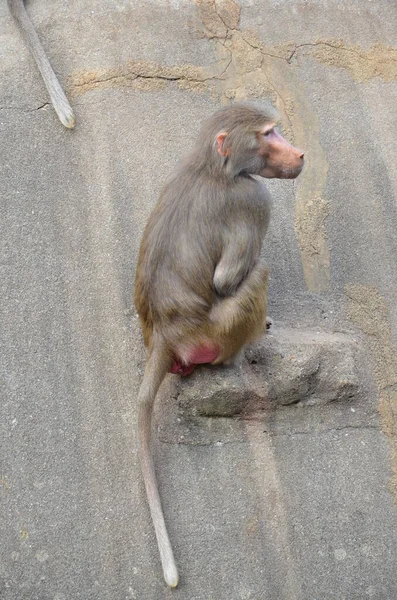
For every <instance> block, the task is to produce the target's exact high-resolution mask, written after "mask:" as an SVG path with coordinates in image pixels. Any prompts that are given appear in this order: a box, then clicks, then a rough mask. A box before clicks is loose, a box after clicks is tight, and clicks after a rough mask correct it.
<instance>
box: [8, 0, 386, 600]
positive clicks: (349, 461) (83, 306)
mask: <svg viewBox="0 0 397 600" xmlns="http://www.w3.org/2000/svg"><path fill="white" fill-rule="evenodd" d="M28 9H29V12H30V14H31V17H32V19H33V21H34V23H35V25H36V27H37V30H38V33H39V35H40V38H41V40H42V42H43V44H44V46H45V48H46V50H47V52H48V54H49V56H50V59H51V62H52V64H53V67H54V69H55V71H56V72H57V73H58V74H59V77H60V79H61V81H62V82H63V83H64V85H65V87H66V90H67V93H68V95H69V97H70V98H71V100H72V104H73V107H74V110H75V113H76V117H77V126H76V129H75V131H73V132H68V131H66V130H64V129H63V128H62V126H61V125H60V123H59V122H58V121H57V118H56V116H55V114H54V111H53V110H52V108H51V106H48V99H47V96H46V92H45V89H44V87H43V84H42V81H41V79H40V77H39V76H38V73H37V71H36V68H35V65H34V63H33V60H32V58H31V57H30V55H29V53H28V52H27V50H26V48H25V46H24V45H23V43H22V40H21V38H20V36H19V33H18V31H17V30H16V28H15V24H14V23H13V21H12V20H11V18H10V16H9V14H8V11H7V7H6V5H5V3H3V4H2V5H1V6H0V68H1V77H0V144H1V161H0V170H1V174H0V188H1V205H0V210H1V214H0V216H1V236H0V244H1V254H0V269H1V287H0V311H1V354H0V369H1V371H0V375H1V403H0V411H1V412H0V461H1V463H0V465H1V466H0V483H1V485H0V494H1V511H0V531H1V545H0V557H1V560H0V598H1V600H79V599H82V600H91V599H95V600H108V599H109V600H122V599H138V600H157V599H168V598H171V597H173V598H175V599H183V600H185V599H186V600H240V599H241V600H284V599H286V600H287V599H288V600H290V599H294V600H295V599H296V600H342V599H346V600H365V599H366V598H368V599H377V600H378V599H379V600H394V599H395V598H396V597H397V569H396V562H397V547H396V535H397V508H396V501H397V492H396V490H397V486H396V473H397V417H396V415H397V353H396V352H397V351H396V342H397V268H396V260H397V235H396V231H397V214H396V193H397V167H396V158H395V157H396V154H397V144H396V139H397V121H396V108H395V107H396V105H397V66H396V65H397V6H396V4H395V2H394V1H392V0H378V1H377V2H374V1H371V0H350V1H341V0H296V1H294V2H289V1H287V0H264V1H259V0H242V1H241V2H240V5H237V4H236V3H235V1H234V0H219V1H218V0H217V2H216V3H214V2H213V1H212V0H197V1H196V2H194V1H191V2H189V1H182V0H156V1H154V0H152V1H151V0H144V1H143V2H138V1H135V0H117V1H116V0H115V1H114V2H103V1H100V0H88V1H86V0H72V1H70V2H68V3H65V2H61V0H53V2H51V3H49V2H44V1H43V0H41V1H40V0H34V1H33V0H31V1H30V2H28ZM240 9H241V11H240ZM246 97H256V98H258V97H259V98H260V97H270V98H271V99H272V100H273V101H274V102H275V103H276V104H277V106H278V107H279V109H280V111H281V113H282V116H283V122H284V129H285V131H286V134H287V135H288V136H289V137H290V139H291V140H294V141H295V142H296V143H297V144H299V145H300V146H301V147H304V148H305V150H306V155H307V166H306V168H305V171H304V173H303V174H302V176H301V177H300V178H299V180H297V181H296V182H294V183H292V182H270V188H271V190H272V192H273V195H274V210H273V215H272V221H271V227H270V231H269V235H268V237H267V242H266V247H265V250H264V254H265V256H266V258H267V261H268V263H269V266H270V268H271V281H270V293H269V296H270V297H269V309H270V314H271V316H272V317H273V319H274V320H275V328H274V336H277V331H278V330H280V329H284V330H285V329H286V328H287V329H288V328H291V327H292V328H302V329H303V330H306V329H307V328H310V329H311V330H313V329H314V330H317V331H320V332H321V335H325V336H326V335H328V334H329V335H347V336H354V338H355V339H357V340H358V343H359V345H360V347H361V350H362V352H363V356H364V357H365V358H363V361H364V363H363V365H365V369H364V374H363V386H362V390H363V393H361V394H358V395H357V396H356V397H354V398H352V399H350V400H349V401H347V400H346V399H344V400H340V401H339V402H331V403H328V404H326V405H325V406H319V405H315V406H299V405H296V404H293V405H291V406H277V405H272V406H269V405H268V406H265V410H263V415H262V416H261V418H259V417H255V418H251V419H241V418H240V419H238V418H219V417H216V418H215V417H213V418H210V417H203V416H201V417H200V419H201V420H200V419H199V420H196V421H194V422H193V421H192V419H191V418H190V417H189V415H185V414H184V412H183V410H179V409H180V407H179V405H178V401H177V399H176V398H175V397H173V396H172V394H171V393H169V394H168V395H167V391H169V392H171V391H172V386H173V385H174V383H173V382H172V381H170V380H169V381H167V383H166V384H165V386H164V390H163V392H164V396H165V399H164V402H163V403H162V404H161V405H160V406H158V408H157V425H158V428H159V439H158V442H157V444H156V464H157V466H158V471H159V478H160V484H161V491H162V495H163V498H164V507H165V512H166V517H167V521H168V523H169V528H170V534H171V537H172V540H173V543H174V546H175V554H176V558H177V561H178V564H179V568H180V574H181V583H180V587H179V588H178V589H177V590H175V591H174V592H171V591H169V590H167V589H166V587H165V585H164V583H163V580H162V575H161V570H160V565H159V560H158V555H157V548H156V545H155V540H154V535H153V530H152V526H151V523H150V519H149V514H148V509H147V506H146V501H145V497H144V493H143V487H142V482H141V479H140V472H139V468H138V462H137V456H136V439H135V425H136V403H135V398H136V393H137V390H138V386H139V382H140V379H141V375H142V368H143V364H144V353H143V348H142V343H141V338H140V334H139V328H138V323H137V319H136V316H135V313H134V310H133V309H132V285H133V278H134V269H135V263H136V256H137V250H138V247H139V241H140V236H141V232H142V228H143V226H144V223H145V222H146V219H147V217H148V214H149V212H150V210H151V208H152V206H153V205H154V203H155V201H156V198H157V195H158V191H159V188H160V186H161V184H162V181H163V180H164V178H165V177H166V175H167V174H168V173H169V171H170V169H171V168H172V166H173V165H174V164H175V162H176V161H177V159H178V157H179V156H180V155H181V154H183V153H184V152H185V151H186V149H187V148H189V147H190V144H191V141H192V140H193V138H194V136H195V135H196V133H197V130H198V128H199V125H200V122H201V120H202V119H203V118H204V117H205V116H207V115H208V114H209V113H210V112H212V111H213V110H214V109H215V108H216V107H218V106H219V105H220V104H222V103H223V102H227V101H228V100H230V99H232V98H237V99H239V98H246ZM197 376H199V374H198V375H197ZM174 381H175V380H174ZM231 381H232V379H231ZM167 406H171V407H174V413H172V410H170V411H168V413H167V412H166V410H165V409H166V408H167ZM175 407H177V408H178V410H176V411H175ZM178 411H179V412H178ZM171 414H175V416H176V418H175V420H173V419H171V418H170V416H169V415H171ZM166 425H168V427H167V426H166ZM181 432H183V436H184V437H183V438H181Z"/></svg>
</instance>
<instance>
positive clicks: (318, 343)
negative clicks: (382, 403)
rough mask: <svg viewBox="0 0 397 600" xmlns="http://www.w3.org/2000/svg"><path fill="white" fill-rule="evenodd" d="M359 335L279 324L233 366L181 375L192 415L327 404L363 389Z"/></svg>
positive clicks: (185, 408)
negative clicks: (359, 362)
mask: <svg viewBox="0 0 397 600" xmlns="http://www.w3.org/2000/svg"><path fill="white" fill-rule="evenodd" d="M358 352H359V345H358V342H357V340H356V339H355V338H354V337H353V336H351V335H347V334H342V333H327V332H322V331H307V330H299V329H291V328H276V329H273V330H272V332H271V333H270V334H267V335H266V336H265V337H264V338H263V339H262V340H261V341H260V342H259V344H257V345H255V346H252V347H250V348H248V349H247V350H246V352H245V356H244V358H243V360H242V361H241V362H240V363H239V364H237V365H235V366H232V367H220V368H219V367H217V368H216V367H203V368H200V369H197V370H196V371H195V372H194V373H193V374H192V375H191V376H190V377H189V378H186V379H184V378H181V379H178V380H176V382H175V388H174V392H173V396H174V398H175V397H177V398H178V405H179V409H180V410H181V411H182V412H184V413H187V414H190V415H192V416H208V417H234V416H240V415H241V416H244V417H247V416H250V415H253V414H255V413H258V411H263V410H266V409H271V408H275V407H277V405H288V404H296V403H300V404H302V405H323V404H327V403H329V402H334V401H346V400H351V399H352V398H354V397H356V396H357V395H358V394H359V392H360V381H359V376H358Z"/></svg>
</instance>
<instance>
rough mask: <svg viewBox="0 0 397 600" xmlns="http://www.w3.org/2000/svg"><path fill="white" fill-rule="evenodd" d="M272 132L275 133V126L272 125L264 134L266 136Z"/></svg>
mask: <svg viewBox="0 0 397 600" xmlns="http://www.w3.org/2000/svg"><path fill="white" fill-rule="evenodd" d="M271 133H274V127H272V129H269V130H268V131H265V133H264V134H263V135H264V136H265V137H266V136H267V135H270V134H271Z"/></svg>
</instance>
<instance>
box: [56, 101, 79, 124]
mask: <svg viewBox="0 0 397 600" xmlns="http://www.w3.org/2000/svg"><path fill="white" fill-rule="evenodd" d="M54 108H55V111H56V113H57V115H58V117H59V120H60V121H61V123H62V125H64V126H65V127H66V128H67V129H73V127H74V126H75V124H76V119H75V116H74V113H73V111H72V109H71V107H70V106H69V107H67V108H64V107H59V106H57V105H56V104H54Z"/></svg>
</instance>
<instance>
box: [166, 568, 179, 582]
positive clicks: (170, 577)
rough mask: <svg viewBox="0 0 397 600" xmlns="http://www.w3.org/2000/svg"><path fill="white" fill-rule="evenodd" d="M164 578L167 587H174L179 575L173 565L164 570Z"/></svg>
mask: <svg viewBox="0 0 397 600" xmlns="http://www.w3.org/2000/svg"><path fill="white" fill-rule="evenodd" d="M164 579H165V582H166V584H167V585H168V587H170V588H176V586H177V585H178V583H179V576H178V571H177V569H176V567H175V565H173V566H172V567H171V568H168V569H167V570H165V571H164Z"/></svg>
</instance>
